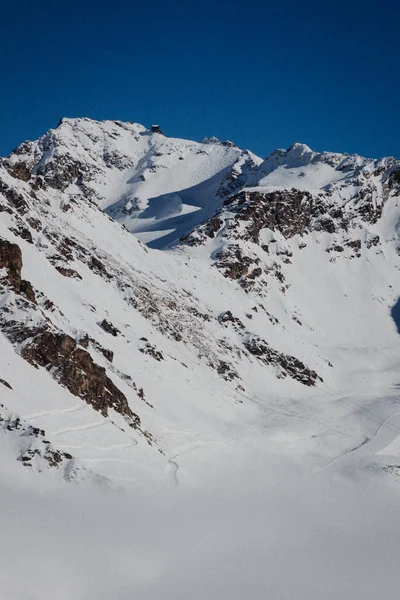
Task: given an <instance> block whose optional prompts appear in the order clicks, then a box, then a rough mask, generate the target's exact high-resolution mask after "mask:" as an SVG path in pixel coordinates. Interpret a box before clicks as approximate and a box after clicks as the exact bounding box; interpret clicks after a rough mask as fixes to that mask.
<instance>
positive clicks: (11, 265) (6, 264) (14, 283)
mask: <svg viewBox="0 0 400 600" xmlns="http://www.w3.org/2000/svg"><path fill="white" fill-rule="evenodd" d="M0 269H5V271H6V275H5V278H6V280H7V282H8V283H9V285H10V287H11V289H12V290H14V291H15V292H17V293H19V292H20V291H21V270H22V252H21V249H20V247H19V246H18V244H12V243H11V242H9V241H8V240H3V239H0Z"/></svg>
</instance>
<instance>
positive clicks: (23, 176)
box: [11, 162, 31, 181]
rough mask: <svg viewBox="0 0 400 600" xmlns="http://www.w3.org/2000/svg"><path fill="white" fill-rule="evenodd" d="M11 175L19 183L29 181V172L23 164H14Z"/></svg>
mask: <svg viewBox="0 0 400 600" xmlns="http://www.w3.org/2000/svg"><path fill="white" fill-rule="evenodd" d="M11 175H12V176H13V177H15V178H16V179H20V180H21V181H29V180H30V178H31V172H30V170H29V169H28V167H27V165H26V163H24V162H19V163H16V164H15V165H14V166H13V167H12V169H11Z"/></svg>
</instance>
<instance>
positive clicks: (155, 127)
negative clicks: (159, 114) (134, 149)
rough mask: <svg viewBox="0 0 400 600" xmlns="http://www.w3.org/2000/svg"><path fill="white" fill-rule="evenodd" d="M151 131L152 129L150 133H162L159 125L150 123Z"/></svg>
mask: <svg viewBox="0 0 400 600" xmlns="http://www.w3.org/2000/svg"><path fill="white" fill-rule="evenodd" d="M151 131H152V133H161V134H162V131H161V129H160V126H159V125H152V126H151Z"/></svg>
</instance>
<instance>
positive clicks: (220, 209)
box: [0, 119, 400, 493]
mask: <svg viewBox="0 0 400 600" xmlns="http://www.w3.org/2000/svg"><path fill="white" fill-rule="evenodd" d="M399 200H400V161H398V160H396V159H394V158H384V159H380V160H372V159H365V158H362V157H360V156H357V155H355V156H349V155H342V154H333V153H329V152H324V153H316V152H313V151H312V150H311V149H310V148H308V147H307V146H305V145H303V144H294V145H293V146H292V147H291V148H289V149H288V150H286V151H284V150H277V151H275V152H274V153H272V154H271V155H270V156H269V157H267V158H266V159H265V160H262V159H261V158H258V157H256V156H255V155H254V154H252V153H251V152H250V151H248V150H241V149H240V148H238V147H237V146H235V145H234V144H233V143H231V142H220V141H218V140H217V139H215V138H210V139H207V140H204V141H203V142H201V143H198V142H192V141H187V140H180V139H173V138H168V137H166V136H164V135H163V134H161V133H157V132H152V131H151V130H148V129H146V128H145V127H143V126H141V125H138V124H134V123H122V122H119V121H115V122H113V121H105V122H96V121H91V120H89V119H62V121H61V122H60V123H59V125H58V127H57V128H56V129H54V130H50V131H49V132H48V133H46V134H45V135H44V136H42V137H41V138H40V139H39V140H37V141H36V142H24V143H23V144H21V146H19V147H18V148H16V149H15V150H14V151H13V152H12V153H11V154H10V156H8V157H7V158H4V159H2V160H1V162H0V212H1V215H0V274H1V281H0V294H1V295H0V303H1V304H0V311H1V312H0V333H1V334H0V348H1V356H2V361H1V364H0V403H1V405H0V443H1V444H2V449H3V448H4V452H3V456H4V461H3V463H4V464H3V468H4V473H7V477H9V476H10V477H11V478H12V477H14V476H15V477H17V478H18V479H19V478H20V477H21V474H20V473H21V469H24V470H25V472H26V474H27V475H26V477H29V478H32V477H33V478H34V479H32V481H33V480H34V481H35V482H37V481H39V480H40V478H41V480H46V481H47V479H49V478H50V479H51V480H53V479H54V481H55V482H56V481H60V482H59V484H58V483H57V485H61V480H62V479H64V480H66V481H68V482H70V481H72V480H74V481H82V482H83V484H84V485H86V483H87V482H91V483H92V484H93V485H94V486H95V487H97V486H98V484H100V486H101V487H106V488H107V489H110V488H111V489H118V488H120V487H121V486H122V487H123V488H125V489H129V488H130V487H131V485H134V486H135V487H137V486H140V487H141V489H146V488H147V489H152V490H154V489H158V490H161V489H164V488H165V487H166V486H167V487H168V486H172V487H174V486H176V485H177V484H180V485H181V486H187V487H194V488H196V486H201V485H202V482H204V481H205V480H207V481H209V478H210V477H211V480H212V478H213V474H212V469H211V474H210V464H216V465H218V464H220V465H224V466H226V465H228V464H229V468H230V469H232V464H233V463H234V464H236V466H237V468H238V469H239V471H240V469H241V466H242V467H243V465H246V468H247V464H248V463H247V460H248V458H249V457H250V456H251V457H252V460H253V458H254V456H257V457H258V459H257V460H259V466H258V467H255V469H256V471H257V472H258V473H261V472H263V469H267V470H268V468H267V466H266V465H268V464H270V463H269V461H271V464H272V463H273V462H274V461H276V460H278V459H277V458H276V457H280V458H279V460H283V458H282V457H284V459H285V460H286V461H289V462H290V464H294V465H296V467H295V470H296V472H297V469H300V470H301V472H302V473H303V475H306V474H310V473H319V472H320V470H322V469H325V468H327V467H328V465H329V464H330V463H332V464H333V462H334V461H336V462H335V469H336V468H337V469H338V470H340V468H341V463H340V460H342V462H343V465H344V467H345V468H346V470H347V471H348V472H351V473H353V474H354V472H355V470H356V469H357V472H367V471H368V472H370V471H371V470H374V471H375V472H376V473H379V477H380V478H381V479H379V481H380V482H382V481H386V485H388V486H390V485H391V483H390V481H392V480H393V475H394V474H396V472H397V471H396V469H397V464H398V460H399V458H400V442H399V440H400V438H398V437H397V435H398V433H400V431H398V427H399V425H400V421H399V417H398V416H397V412H398V411H396V403H397V402H398V399H397V396H396V387H397V384H398V371H399V367H400V354H399V350H400V338H399V335H398V331H397V329H396V325H395V322H394V320H393V319H392V316H391V310H392V309H393V307H395V305H396V302H397V300H398V296H399V289H400V275H399V266H400V265H399V247H400V246H399V235H398V227H399V223H400V207H399ZM396 419H397V422H396ZM389 420H390V426H389V424H388V423H387V421H389ZM374 436H378V437H377V438H376V439H375V437H374ZM382 436H383V437H382ZM372 438H374V440H375V441H374V442H373V443H370V441H371V439H372ZM361 447H362V448H363V450H362V451H359V450H357V448H361ZM368 448H369V449H370V450H367V449H368ZM378 453H379V454H378ZM353 454H354V456H355V461H354V462H351V458H350V459H349V458H346V457H348V456H350V455H351V456H353ZM272 457H274V458H273V459H272ZM339 457H343V458H342V459H340V460H339ZM346 461H347V462H346ZM252 464H256V463H254V462H253V463H252ZM285 464H286V463H285ZM229 468H228V470H229ZM285 468H286V467H285ZM328 470H329V469H328ZM15 473H18V475H15ZM217 473H219V467H218V466H217V467H216V468H215V477H217ZM10 474H11V475H10ZM218 476H219V475H218ZM274 476H275V475H274V473H273V472H272V471H271V473H270V474H269V477H272V478H273V477H274ZM377 476H378V475H377ZM382 478H383V479H382ZM30 481H31V479H30ZM85 482H86V483H85ZM32 485H35V484H32ZM55 485H56V484H55ZM99 493H100V492H99Z"/></svg>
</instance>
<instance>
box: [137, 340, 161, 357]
mask: <svg viewBox="0 0 400 600" xmlns="http://www.w3.org/2000/svg"><path fill="white" fill-rule="evenodd" d="M139 352H142V354H148V355H149V356H151V357H152V358H154V359H155V360H158V361H161V360H164V355H163V353H162V352H161V350H157V348H156V346H154V345H153V344H150V342H148V341H147V340H146V343H145V344H144V345H143V346H141V347H139Z"/></svg>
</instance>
